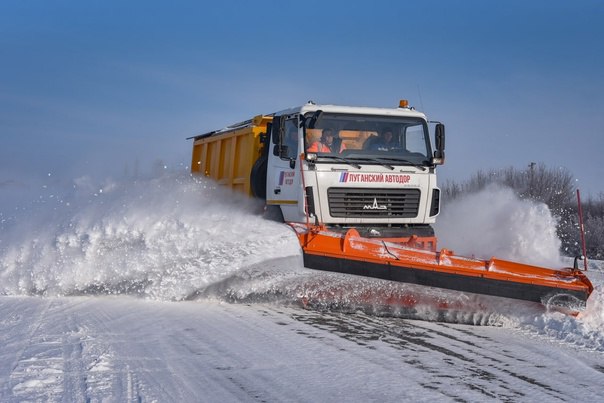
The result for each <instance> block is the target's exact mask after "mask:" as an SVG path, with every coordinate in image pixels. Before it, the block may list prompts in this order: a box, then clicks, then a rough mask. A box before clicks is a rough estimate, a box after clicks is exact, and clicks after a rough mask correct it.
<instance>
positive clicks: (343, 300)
mask: <svg viewBox="0 0 604 403" xmlns="http://www.w3.org/2000/svg"><path fill="white" fill-rule="evenodd" d="M5 190H6V191H7V193H4V191H5ZM501 192H502V193H500V194H498V195H497V196H498V197H497V200H498V203H499V205H493V203H491V205H493V210H494V211H493V214H492V215H491V220H490V221H493V220H499V219H500V218H498V209H505V210H506V211H508V212H509V211H510V209H512V210H513V211H516V212H517V213H516V214H513V215H512V217H516V218H514V219H510V215H509V214H507V216H506V217H507V218H506V220H507V221H506V225H507V231H504V233H502V234H501V238H500V240H501V239H503V240H505V241H506V242H505V243H506V244H507V245H508V246H509V247H508V249H505V248H503V249H502V245H501V244H500V243H498V242H497V239H493V240H492V241H491V242H485V237H484V236H483V237H481V241H482V243H480V244H478V245H479V247H480V250H475V251H473V250H468V251H463V253H474V254H480V253H484V254H491V253H492V254H497V255H498V256H500V257H502V258H508V259H509V258H512V259H513V258H514V257H515V258H516V259H515V260H522V261H532V262H533V263H539V262H542V263H543V264H545V263H544V262H545V261H546V260H547V261H550V262H551V261H560V260H562V259H561V258H560V257H559V256H557V255H556V254H554V255H552V253H551V250H556V249H555V248H556V245H557V244H556V241H557V240H556V239H555V237H552V236H551V225H552V218H551V216H550V215H549V212H548V211H545V210H544V209H543V208H542V207H540V206H534V205H525V204H523V203H521V202H519V201H517V200H514V199H513V198H511V197H510V196H509V194H507V193H506V192H505V191H501ZM3 193H4V194H8V195H9V196H10V197H7V198H5V199H4V200H3V205H2V206H0V230H1V232H0V401H2V402H22V401H43V402H47V401H50V402H58V401H61V402H67V401H68V402H76V401H82V402H86V401H88V402H113V401H119V402H122V401H137V402H138V401H144V402H153V401H156V402H166V401H175V402H198V401H209V402H218V401H220V402H223V401H308V402H316V401H403V400H413V401H434V400H439V401H485V400H495V401H501V400H503V401H538V400H541V401H556V400H562V401H599V400H604V388H603V387H602V385H603V384H604V293H603V292H602V289H603V286H604V267H603V264H602V262H592V266H591V267H590V271H589V272H588V274H589V276H590V278H591V279H592V282H593V283H594V285H596V291H595V292H594V293H593V294H592V296H591V298H590V300H589V301H588V306H587V309H586V311H585V312H584V313H582V314H581V315H580V316H579V317H578V318H572V317H568V316H564V315H562V314H560V313H556V312H548V311H547V310H546V309H544V308H543V307H540V306H535V305H534V304H530V303H524V302H516V301H509V300H506V299H503V298H488V297H482V296H475V295H464V294H462V293H456V292H450V291H443V290H434V289H428V288H424V287H418V286H413V285H407V284H392V283H388V282H383V281H380V280H374V279H366V278H354V277H352V276H344V275H339V274H336V273H324V272H315V271H312V270H308V269H305V268H303V267H302V262H301V255H300V251H299V246H298V243H297V240H296V238H295V236H294V235H293V233H292V232H291V230H289V229H288V228H287V227H285V226H284V225H281V224H278V223H274V222H269V221H265V220H263V219H261V218H260V217H259V216H258V215H257V214H255V212H256V210H257V209H258V206H256V205H254V204H253V203H252V202H251V201H248V200H245V199H241V198H237V197H233V196H232V195H231V194H229V193H227V192H225V191H223V190H221V189H215V188H214V187H213V186H212V185H210V184H208V183H195V182H193V181H191V180H190V179H188V178H186V177H177V178H174V177H166V178H160V179H152V180H139V181H129V182H128V183H113V182H107V183H104V184H102V185H101V186H99V185H95V184H92V183H91V182H90V181H89V180H87V179H85V178H82V179H78V180H76V181H74V182H70V183H67V184H66V183H58V182H51V181H50V179H49V181H48V183H44V184H40V186H33V185H28V186H26V185H18V186H17V185H15V186H12V187H10V188H5V189H3ZM477 197H479V198H480V197H482V198H484V197H488V196H485V195H478V196H477ZM480 203H484V200H480ZM456 208H459V207H456ZM462 213H463V211H462V212H458V214H462ZM441 218H442V220H441V224H439V225H440V229H439V231H440V232H439V236H440V239H439V241H440V243H441V245H450V243H447V242H448V241H449V240H447V232H448V229H447V227H449V228H454V227H455V226H457V228H458V231H457V235H459V234H460V232H459V224H456V223H455V221H454V219H450V218H447V217H446V216H443V217H441ZM472 218H473V219H475V220H476V221H475V222H473V223H470V225H473V227H472V228H473V230H472V231H470V232H469V235H468V237H471V236H472V235H471V234H472V233H474V232H476V228H477V227H476V226H479V227H480V226H483V225H485V226H486V225H487V224H485V223H487V222H489V217H472ZM451 220H452V221H451ZM467 221H468V219H466V222H467ZM470 221H471V220H470ZM527 222H531V223H533V225H531V226H530V228H524V227H527V226H526V225H522V223H525V224H526V223H527ZM515 225H518V227H515ZM499 228H501V226H499ZM523 228H524V229H523ZM485 231H486V232H485ZM500 231H501V230H500ZM481 232H482V233H483V234H484V233H488V234H489V236H490V237H494V235H493V234H492V233H490V232H489V230H488V228H487V227H485V229H484V231H481ZM511 234H516V235H515V237H512V238H510V237H511V236H512V235H511ZM449 242H453V241H452V240H450V241H449ZM467 242H470V243H472V242H476V243H478V242H479V240H476V241H474V240H471V239H470V240H469V241H467ZM467 242H466V244H465V245H467ZM489 248H491V250H489ZM454 249H459V248H458V247H455V248H454ZM367 293H374V294H380V293H381V294H383V293H395V294H399V295H401V294H402V295H408V294H410V293H411V294H414V295H428V296H438V297H439V298H446V299H448V300H450V301H452V302H456V303H457V304H453V305H455V306H463V307H465V308H463V309H460V310H457V311H452V312H437V311H435V310H434V309H433V308H431V307H430V306H425V307H421V306H420V307H418V309H417V310H416V311H413V312H409V311H397V310H394V311H392V310H390V311H387V312H386V311H384V310H382V307H379V306H371V305H369V306H368V305H359V304H358V302H357V300H355V296H357V295H361V294H362V295H366V294H367ZM306 301H310V302H311V304H310V305H308V306H305V305H304V303H305V302H306Z"/></svg>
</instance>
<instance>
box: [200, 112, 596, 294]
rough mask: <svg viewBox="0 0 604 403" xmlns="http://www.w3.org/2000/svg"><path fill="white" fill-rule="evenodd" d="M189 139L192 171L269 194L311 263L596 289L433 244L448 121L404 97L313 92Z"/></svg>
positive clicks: (475, 288)
mask: <svg viewBox="0 0 604 403" xmlns="http://www.w3.org/2000/svg"><path fill="white" fill-rule="evenodd" d="M430 132H432V133H433V141H432V139H431V137H430ZM189 139H192V140H193V153H192V161H191V172H192V173H193V174H200V175H203V176H206V177H210V178H212V179H214V180H215V181H216V182H218V183H219V184H222V185H225V186H228V187H230V188H233V189H236V190H239V191H241V192H244V193H246V194H248V195H250V196H252V197H256V198H259V199H261V200H263V201H265V206H266V210H267V213H268V214H269V215H271V216H273V217H275V218H277V219H279V220H282V221H283V222H285V223H287V224H289V225H290V226H291V227H292V228H293V229H294V230H295V232H296V234H297V236H298V239H299V241H300V244H301V247H302V251H303V257H304V264H305V266H306V267H308V268H312V269H318V270H328V271H336V272H342V273H348V274H355V275H362V276H369V277H376V278H382V279H386V280H393V281H402V282H408V283H415V284H421V285H427V286H435V287H441V288H448V289H453V290H460V291H468V292H473V293H479V294H487V295H497V296H503V297H509V298H518V299H524V300H530V301H537V302H541V303H544V301H546V300H547V301H552V298H554V297H556V300H557V301H560V300H563V301H568V300H570V301H574V302H576V301H579V303H580V304H581V303H584V302H585V300H586V299H587V297H588V296H589V294H590V293H591V291H592V290H593V287H592V286H591V283H589V280H588V279H587V277H586V276H585V275H584V274H583V273H581V272H580V271H579V270H578V269H576V268H562V269H549V268H542V267H536V266H530V265H524V264H521V263H514V262H508V261H503V260H499V259H496V258H492V259H491V260H488V261H483V260H475V259H469V258H465V257H458V256H455V255H454V254H453V252H451V251H448V250H446V249H442V250H440V251H438V250H437V240H436V237H435V234H434V230H433V227H432V224H434V222H435V220H436V217H437V216H438V214H439V211H440V189H439V188H438V186H437V181H436V167H437V166H438V165H441V164H443V163H444V160H445V126H444V125H443V124H442V123H440V122H429V121H428V120H427V119H426V116H425V115H424V114H423V113H421V112H419V111H417V110H415V109H414V108H412V107H410V106H409V103H408V102H407V101H406V100H401V101H400V102H399V105H398V107H395V108H375V107H356V106H339V105H319V104H316V103H314V102H308V103H306V104H304V105H302V106H299V107H295V108H290V109H286V110H283V111H280V112H276V113H272V114H267V115H258V116H255V117H253V118H252V119H249V120H246V121H243V122H240V123H236V124H233V125H230V126H227V127H225V128H223V129H219V130H215V131H211V132H208V133H204V134H201V135H197V136H194V137H190V138H189Z"/></svg>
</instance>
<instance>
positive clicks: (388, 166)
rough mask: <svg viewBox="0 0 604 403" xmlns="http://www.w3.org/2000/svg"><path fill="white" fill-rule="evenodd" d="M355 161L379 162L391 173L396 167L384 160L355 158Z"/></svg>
mask: <svg viewBox="0 0 604 403" xmlns="http://www.w3.org/2000/svg"><path fill="white" fill-rule="evenodd" d="M354 161H371V162H377V163H379V164H380V165H381V166H383V167H386V168H388V169H390V170H391V171H392V170H394V167H393V166H392V165H390V164H389V163H387V162H385V161H384V160H382V159H380V158H361V157H355V158H354Z"/></svg>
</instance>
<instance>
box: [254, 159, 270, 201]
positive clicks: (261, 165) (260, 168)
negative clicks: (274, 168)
mask: <svg viewBox="0 0 604 403" xmlns="http://www.w3.org/2000/svg"><path fill="white" fill-rule="evenodd" d="M267 166H268V158H267V157H266V156H262V157H260V158H258V159H257V160H256V162H255V163H254V166H253V167H252V172H251V173H250V186H251V188H252V194H253V195H254V197H257V198H259V199H264V200H265V199H266V169H267Z"/></svg>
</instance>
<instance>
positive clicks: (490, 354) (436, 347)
mask: <svg viewBox="0 0 604 403" xmlns="http://www.w3.org/2000/svg"><path fill="white" fill-rule="evenodd" d="M290 315H291V317H292V318H294V319H295V320H298V321H300V322H302V323H306V324H308V325H310V326H313V327H315V328H318V329H322V330H327V331H329V332H330V333H333V334H336V335H338V336H340V337H342V338H344V339H346V340H349V341H350V342H353V343H355V344H357V345H360V346H365V347H367V348H370V349H373V350H376V349H379V348H383V347H384V346H387V347H390V348H393V349H395V350H398V351H399V354H400V359H401V360H402V363H404V366H403V367H402V368H401V373H407V372H408V371H406V370H405V366H409V367H412V368H414V369H416V370H420V371H421V372H423V373H424V375H423V376H422V377H421V378H423V380H420V379H418V382H419V383H420V384H421V385H422V386H423V387H425V388H426V389H431V390H437V391H439V392H440V393H442V394H443V395H445V396H448V397H451V398H454V399H458V398H461V399H462V400H463V399H464V397H467V396H468V395H471V394H474V395H475V396H476V399H484V398H491V399H497V400H518V399H523V398H527V397H528V396H530V397H531V399H534V398H541V399H544V400H547V401H555V400H562V401H566V400H572V399H573V398H574V397H577V396H579V397H581V396H584V395H585V396H590V395H591V396H602V395H604V393H602V392H598V388H597V387H596V386H594V385H597V384H598V383H599V382H597V381H598V379H597V378H598V377H597V376H595V378H596V379H594V382H593V383H590V382H585V384H584V387H585V388H586V389H584V390H580V388H576V389H575V388H574V387H573V384H572V381H573V380H581V378H580V377H578V376H577V374H571V373H568V372H567V371H565V370H564V368H560V369H559V370H558V371H554V373H555V374H556V376H553V377H552V376H551V374H552V371H541V370H540V369H542V368H552V367H553V368H556V367H557V366H559V365H560V363H559V362H557V361H556V358H555V357H549V356H547V355H544V354H542V353H541V352H540V351H537V352H535V351H530V350H527V349H520V351H517V349H515V351H511V350H509V349H506V346H505V344H502V342H501V341H500V340H499V339H497V338H493V337H490V336H485V335H484V334H483V333H486V334H495V333H496V332H500V333H501V332H506V331H509V330H508V329H502V328H493V327H491V328H488V327H487V328H485V327H482V328H476V327H471V326H466V325H451V324H445V323H435V322H421V321H414V320H407V319H400V318H383V317H375V316H368V315H366V314H363V313H356V314H348V313H338V312H320V313H319V312H313V311H306V312H304V311H296V312H293V313H291V314H290ZM312 337H316V336H312ZM524 350H527V351H524ZM522 353H526V355H524V354H522ZM426 354H430V355H431V356H434V357H436V358H437V359H436V360H434V361H433V362H430V361H427V360H426V359H425V358H424V356H425V355H426ZM593 372H595V371H592V374H591V375H594V374H593ZM599 381H600V382H601V377H600V379H599ZM460 386H461V388H462V389H463V391H462V392H461V393H455V392H452V391H455V390H456V389H459V388H460Z"/></svg>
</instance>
